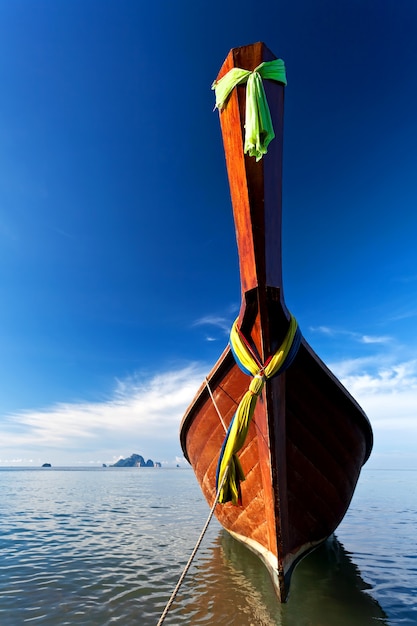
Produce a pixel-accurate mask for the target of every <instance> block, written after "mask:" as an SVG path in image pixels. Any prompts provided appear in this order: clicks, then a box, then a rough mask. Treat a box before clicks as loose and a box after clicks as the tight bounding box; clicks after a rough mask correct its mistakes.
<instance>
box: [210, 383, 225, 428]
mask: <svg viewBox="0 0 417 626" xmlns="http://www.w3.org/2000/svg"><path fill="white" fill-rule="evenodd" d="M206 387H207V389H208V392H209V395H210V398H211V401H212V402H213V405H214V408H215V409H216V411H217V415H218V416H219V419H220V421H221V423H222V426H223V428H224V432H225V433H226V432H227V426H226V424H225V422H224V419H223V418H222V414H221V413H220V411H219V408H218V406H217V403H216V400H215V399H214V396H213V393H212V391H211V389H210V385H209V380H208V378H207V377H206Z"/></svg>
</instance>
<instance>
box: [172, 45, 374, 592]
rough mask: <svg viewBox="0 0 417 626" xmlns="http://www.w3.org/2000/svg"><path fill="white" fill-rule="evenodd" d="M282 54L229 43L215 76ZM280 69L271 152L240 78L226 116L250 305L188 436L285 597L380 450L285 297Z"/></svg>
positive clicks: (195, 409)
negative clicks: (252, 138) (256, 131)
mask: <svg viewBox="0 0 417 626" xmlns="http://www.w3.org/2000/svg"><path fill="white" fill-rule="evenodd" d="M274 60H275V57H274V55H272V53H271V52H270V51H269V50H268V49H267V48H266V47H265V46H264V44H261V43H258V44H254V45H252V46H245V47H243V48H238V49H235V50H232V51H231V52H230V54H229V55H228V57H227V59H226V61H225V63H224V65H223V67H222V69H221V71H220V74H219V76H218V79H217V83H218V82H219V81H220V79H221V78H222V77H223V76H225V75H226V74H227V73H228V72H230V70H231V69H233V68H239V69H240V70H243V71H244V70H249V72H251V73H253V70H255V69H256V68H257V70H258V69H259V66H260V65H261V64H262V63H263V62H265V61H266V62H270V61H274ZM281 63H282V62H281ZM264 67H265V66H264ZM277 67H278V64H273V65H272V66H268V65H267V66H266V68H267V71H266V72H264V74H265V76H264V83H265V85H264V89H265V93H266V97H267V101H268V103H269V108H270V114H271V120H272V124H273V129H274V135H275V138H274V139H273V140H272V141H271V143H270V145H269V146H267V154H265V155H264V156H263V158H260V157H259V159H258V160H257V156H256V155H255V157H253V156H250V154H248V153H246V154H245V150H244V145H245V141H247V139H245V138H244V134H245V125H246V130H247V120H246V121H245V116H246V111H247V107H248V106H249V104H247V101H246V87H245V85H244V84H242V83H238V84H237V86H236V87H235V88H234V89H233V91H232V92H231V93H230V95H229V96H228V98H227V102H226V104H225V105H224V106H223V107H222V110H221V113H220V120H221V126H222V133H223V141H224V146H225V154H226V164H227V169H228V176H229V184H230V190H231V196H232V204H233V212H234V220H235V225H236V236H237V243H238V251H239V262H240V278H241V286H242V307H241V311H240V315H239V318H238V320H237V321H236V323H235V325H234V329H233V332H232V341H231V344H232V348H233V350H232V349H231V348H230V347H227V348H226V349H225V350H224V352H223V354H222V355H221V356H220V358H219V360H218V362H217V363H216V364H215V366H214V367H213V369H212V371H211V372H210V373H209V375H208V376H207V379H206V380H205V381H204V382H203V383H202V385H201V387H200V389H199V390H198V392H197V394H196V396H195V398H194V400H193V401H192V403H191V405H190V406H189V408H188V410H187V412H186V414H185V416H184V418H183V421H182V424H181V430H180V439H181V445H182V449H183V451H184V454H185V456H186V458H187V459H188V461H189V462H190V463H191V465H192V467H193V470H194V472H195V475H196V477H197V480H198V482H199V484H200V486H201V489H202V491H203V494H204V496H205V497H206V499H207V502H208V503H209V505H210V506H213V505H214V503H215V502H216V500H218V501H219V502H218V504H217V505H216V508H215V515H216V517H217V519H218V520H219V522H220V523H221V524H222V526H223V527H224V528H225V529H226V530H227V531H228V532H229V533H230V534H231V535H233V536H234V537H235V538H236V539H238V540H239V541H241V542H243V543H245V544H246V545H247V546H248V547H249V548H250V549H251V550H252V551H253V552H255V553H256V554H257V555H258V556H259V557H260V559H261V560H262V561H263V562H264V563H265V565H266V567H267V568H268V570H269V572H270V574H271V577H272V580H273V582H274V586H275V589H276V591H277V595H278V597H279V598H280V600H281V601H285V600H286V598H287V595H288V589H289V583H290V578H291V573H292V571H293V569H294V567H295V565H296V564H297V562H298V561H299V560H300V559H301V558H302V557H303V556H304V555H305V554H307V553H308V552H309V551H311V550H312V549H313V548H314V547H316V546H317V545H319V544H320V543H322V542H323V541H324V540H326V539H327V538H328V537H329V536H330V535H331V534H332V533H333V531H334V530H335V528H336V527H337V526H338V524H339V523H340V521H341V520H342V518H343V516H344V514H345V513H346V510H347V508H348V506H349V503H350V501H351V498H352V496H353V492H354V489H355V486H356V483H357V480H358V478H359V474H360V470H361V467H362V465H363V464H364V463H365V462H366V460H367V459H368V457H369V455H370V452H371V449H372V430H371V426H370V423H369V421H368V419H367V417H366V415H365V413H364V412H363V410H362V409H361V408H360V407H359V405H358V404H357V402H356V401H355V400H354V399H353V398H352V396H351V395H350V394H349V393H348V392H347V390H346V389H345V388H344V387H343V385H342V384H341V383H340V382H339V381H338V379H337V378H336V377H335V376H334V375H333V374H332V373H331V372H330V370H329V369H328V368H327V367H326V366H325V365H324V363H323V362H322V361H321V360H320V359H319V358H318V356H317V355H316V354H315V353H314V351H313V350H312V349H311V347H310V346H309V345H308V343H307V342H306V341H305V339H304V338H303V337H302V336H301V332H300V330H299V329H298V328H297V325H296V322H295V320H294V318H293V317H292V316H291V315H290V313H289V311H288V309H287V307H286V304H285V301H284V295H283V287H282V272H281V170H282V118H283V92H284V85H285V79H283V78H282V74H279V73H278V74H274V75H273V76H274V77H273V78H272V79H270V78H268V76H271V75H272V74H269V73H268V72H270V68H271V71H272V68H273V69H274V71H275V69H276V68H277ZM280 67H281V66H280ZM234 74H236V72H235V73H234ZM277 77H278V79H277ZM280 77H281V79H280ZM256 80H258V79H256ZM258 156H259V153H258ZM248 371H249V373H250V375H248ZM239 420H241V422H242V423H240V422H239ZM237 422H238V423H237ZM242 424H243V425H242ZM242 432H244V435H245V436H244V442H243V443H242V437H243V435H242ZM234 437H235V439H236V440H234V439H233V438H234ZM240 443H242V445H240ZM236 446H238V448H239V449H237V447H236ZM228 455H229V456H228ZM243 477H244V480H243ZM222 480H223V481H224V482H223V483H222ZM228 481H229V482H230V483H231V484H229V482H228ZM226 483H227V486H226V487H225V484H226ZM229 499H230V500H232V501H233V502H229V501H228V500H229Z"/></svg>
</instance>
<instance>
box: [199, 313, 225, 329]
mask: <svg viewBox="0 0 417 626" xmlns="http://www.w3.org/2000/svg"><path fill="white" fill-rule="evenodd" d="M193 326H215V327H216V328H220V330H222V331H223V332H224V333H229V332H230V319H228V318H226V317H221V316H220V315H205V316H204V317H200V318H199V319H198V320H195V322H194V323H193Z"/></svg>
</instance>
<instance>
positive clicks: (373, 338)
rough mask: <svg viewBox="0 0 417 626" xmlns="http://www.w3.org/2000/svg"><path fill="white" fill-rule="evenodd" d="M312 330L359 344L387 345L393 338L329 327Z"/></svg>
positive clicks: (312, 329)
mask: <svg viewBox="0 0 417 626" xmlns="http://www.w3.org/2000/svg"><path fill="white" fill-rule="evenodd" d="M310 330H311V331H312V332H313V333H320V334H322V335H327V336H329V337H337V336H344V337H349V338H351V339H352V340H353V341H356V342H359V343H380V344H386V343H390V342H391V341H392V337H390V336H389V335H363V334H361V333H357V332H353V331H350V330H343V329H337V328H330V327H329V326H311V327H310Z"/></svg>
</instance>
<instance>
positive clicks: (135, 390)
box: [0, 365, 207, 464]
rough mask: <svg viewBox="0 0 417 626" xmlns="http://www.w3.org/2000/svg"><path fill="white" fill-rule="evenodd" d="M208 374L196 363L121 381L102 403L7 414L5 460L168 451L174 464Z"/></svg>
mask: <svg viewBox="0 0 417 626" xmlns="http://www.w3.org/2000/svg"><path fill="white" fill-rule="evenodd" d="M206 373H207V369H206V368H204V371H203V369H202V368H201V367H199V366H197V365H194V366H189V367H186V368H183V369H180V370H177V371H170V372H165V373H161V374H158V375H155V376H153V377H152V378H146V377H141V376H135V377H132V378H129V379H126V380H123V381H117V384H116V388H115V390H114V391H113V393H112V395H111V397H109V398H108V399H107V400H105V401H102V402H80V403H72V404H71V403H59V404H56V405H53V406H51V407H47V408H45V409H39V410H33V411H20V412H16V413H13V414H10V415H7V416H5V417H4V418H3V420H2V423H1V424H0V442H1V443H0V446H1V447H0V459H1V461H0V462H2V463H3V464H4V463H5V460H6V459H13V458H14V459H16V458H19V457H22V458H23V457H27V458H29V456H31V457H33V456H34V455H36V456H39V455H41V456H42V455H45V454H47V453H48V452H50V453H52V451H56V452H55V454H56V456H57V457H58V456H59V455H58V451H60V452H61V453H62V455H63V457H62V458H70V457H71V459H73V460H72V462H74V463H75V462H76V459H77V458H79V457H82V458H84V459H85V458H87V457H86V456H85V454H87V453H88V455H89V456H88V458H89V459H90V458H91V455H92V454H95V451H97V453H101V454H102V455H103V454H107V455H108V454H109V453H110V451H113V454H119V451H120V450H121V451H126V452H125V453H126V454H127V455H129V454H131V453H132V452H138V453H139V454H143V455H144V456H145V454H146V455H148V456H151V455H154V457H156V458H154V460H160V455H162V454H163V451H165V450H168V449H169V448H171V449H172V450H173V453H172V459H173V460H174V459H175V455H176V454H178V452H180V446H179V443H178V441H179V440H178V429H179V424H180V421H181V418H182V416H183V414H184V411H185V409H186V407H187V406H188V404H189V403H190V402H191V400H192V399H193V397H194V395H195V393H196V391H197V389H198V387H199V386H200V384H201V382H202V380H203V379H204V376H205V375H206ZM138 445H140V446H141V450H139V449H137V448H138ZM122 454H123V452H122ZM117 458H118V456H115V457H114V460H117ZM102 460H103V461H105V460H106V459H102ZM107 460H108V459H107ZM112 460H113V457H112ZM22 462H23V460H22ZM61 464H63V463H61Z"/></svg>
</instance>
